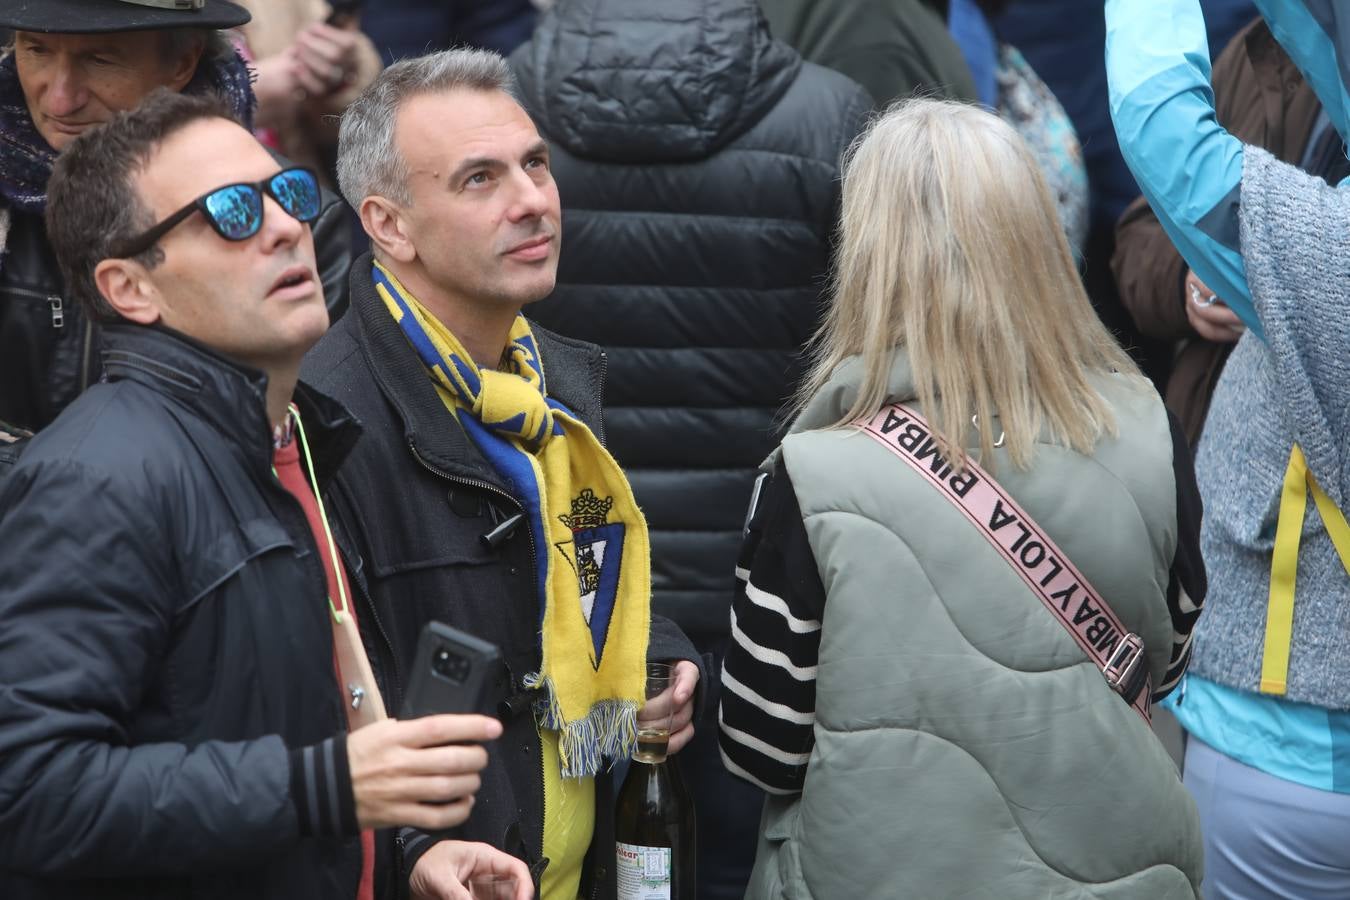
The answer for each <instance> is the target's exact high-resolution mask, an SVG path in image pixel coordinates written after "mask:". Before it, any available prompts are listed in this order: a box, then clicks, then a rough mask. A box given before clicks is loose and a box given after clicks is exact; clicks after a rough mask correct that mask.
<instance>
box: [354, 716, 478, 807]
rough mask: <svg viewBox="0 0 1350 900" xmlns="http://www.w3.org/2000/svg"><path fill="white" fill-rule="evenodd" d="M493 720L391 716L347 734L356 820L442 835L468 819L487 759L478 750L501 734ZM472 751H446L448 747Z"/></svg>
mask: <svg viewBox="0 0 1350 900" xmlns="http://www.w3.org/2000/svg"><path fill="white" fill-rule="evenodd" d="M501 733H502V723H500V722H498V721H497V720H496V719H489V718H488V717H486V716H450V715H443V716H427V717H425V718H422V719H409V720H408V721H406V722H400V721H398V720H396V719H385V720H384V721H382V722H376V723H375V724H373V725H367V726H365V727H364V728H358V729H356V730H355V731H353V732H352V733H351V734H349V735H348V736H347V759H348V761H349V762H350V764H351V773H352V794H353V795H354V796H355V798H356V820H357V821H358V822H359V823H360V825H361V827H362V828H363V829H364V828H390V827H393V826H396V825H408V826H411V827H413V828H420V829H422V830H423V831H439V830H441V829H444V828H453V827H455V826H456V825H462V824H463V823H464V821H465V820H466V819H468V818H469V810H470V809H471V808H472V807H473V795H474V794H475V793H476V792H477V791H478V787H479V784H480V781H479V778H478V773H479V772H481V771H482V770H483V768H484V767H485V766H486V765H487V762H488V754H487V750H485V749H483V748H482V747H480V746H477V745H478V744H480V743H481V742H483V741H490V740H493V739H495V738H498V737H500V736H501ZM454 744H460V745H468V746H447V745H454Z"/></svg>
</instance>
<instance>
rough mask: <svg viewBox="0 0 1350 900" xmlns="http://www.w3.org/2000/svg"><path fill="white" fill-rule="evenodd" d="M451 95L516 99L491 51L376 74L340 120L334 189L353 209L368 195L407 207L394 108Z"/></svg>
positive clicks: (434, 57)
mask: <svg viewBox="0 0 1350 900" xmlns="http://www.w3.org/2000/svg"><path fill="white" fill-rule="evenodd" d="M452 90H471V91H501V92H503V93H505V94H509V95H511V96H513V97H514V96H515V82H514V80H513V79H512V77H511V69H510V68H509V67H508V66H507V64H506V60H504V59H502V57H501V56H499V55H498V54H496V53H493V52H491V51H490V50H465V49H460V50H443V51H441V52H439V53H432V54H429V55H427V56H421V57H418V58H417V59H406V60H403V61H402V62H398V63H395V64H394V65H392V66H390V67H389V68H387V69H385V70H384V71H383V72H381V73H380V76H379V77H378V78H376V79H375V80H374V81H373V82H371V84H370V86H369V87H367V88H366V89H365V90H364V91H362V92H361V96H360V97H357V98H356V101H355V102H354V103H352V105H351V106H350V107H348V108H347V111H346V112H345V113H343V115H342V128H341V130H340V131H339V133H338V160H337V172H338V185H339V187H340V188H341V190H342V196H343V197H346V198H347V202H348V203H350V204H351V205H352V208H353V209H360V208H361V201H363V200H365V199H366V198H367V197H370V196H373V195H377V194H378V195H379V196H382V197H388V198H389V199H390V200H392V201H394V202H395V203H398V204H401V205H404V206H408V205H411V204H412V195H411V194H410V193H409V192H408V175H409V172H408V162H407V160H405V159H404V158H403V155H402V154H401V153H399V152H398V145H397V143H396V142H395V140H394V123H395V122H396V121H397V119H398V111H399V108H400V107H401V106H402V105H403V104H404V103H405V102H406V101H408V100H410V99H412V98H413V97H417V96H420V95H422V94H433V93H442V92H445V91H452Z"/></svg>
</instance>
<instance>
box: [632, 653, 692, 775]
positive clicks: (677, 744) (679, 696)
mask: <svg viewBox="0 0 1350 900" xmlns="http://www.w3.org/2000/svg"><path fill="white" fill-rule="evenodd" d="M673 674H674V682H673V683H672V684H671V686H670V687H669V688H667V689H666V691H665V692H664V693H662V694H660V695H658V696H656V697H653V698H652V699H650V700H648V701H647V704H646V705H645V706H643V707H642V710H641V711H640V712H639V713H638V725H639V727H640V726H641V725H642V723H643V722H648V721H662V720H664V719H665V718H666V717H667V716H669V717H670V746H669V748H668V749H667V750H666V752H667V753H679V752H680V751H681V750H683V749H684V746H685V744H688V743H689V742H690V741H691V740H693V739H694V694H695V693H696V692H697V689H698V666H696V665H694V664H693V663H691V662H690V661H689V660H687V659H682V660H680V661H679V662H677V663H676V664H675V669H674V673H673Z"/></svg>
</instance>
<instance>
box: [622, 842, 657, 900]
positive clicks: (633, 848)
mask: <svg viewBox="0 0 1350 900" xmlns="http://www.w3.org/2000/svg"><path fill="white" fill-rule="evenodd" d="M615 851H616V852H615V855H616V857H617V859H616V864H615V873H616V875H617V876H618V882H619V900H670V875H671V852H670V848H669V847H639V846H637V845H636V844H623V843H620V844H616V845H615Z"/></svg>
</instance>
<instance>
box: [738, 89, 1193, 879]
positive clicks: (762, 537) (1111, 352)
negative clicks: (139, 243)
mask: <svg viewBox="0 0 1350 900" xmlns="http://www.w3.org/2000/svg"><path fill="white" fill-rule="evenodd" d="M836 269H837V271H836V276H835V284H834V298H833V305H832V308H831V309H830V311H829V315H828V318H827V321H826V323H825V325H824V327H823V329H822V331H821V333H820V334H819V335H818V337H817V342H816V347H815V358H814V365H813V369H812V370H811V373H810V375H809V377H808V379H807V381H806V384H805V386H804V387H803V389H802V391H801V399H800V402H799V404H798V409H797V418H796V421H795V423H794V424H793V426H792V429H791V433H790V434H789V436H788V437H787V438H786V439H785V440H784V442H783V445H782V447H781V448H780V449H779V450H778V451H777V452H776V453H775V454H774V455H773V456H772V457H771V458H770V460H769V461H768V463H766V469H767V470H768V472H769V473H770V474H769V475H768V476H767V480H766V481H764V482H763V483H762V486H761V490H760V491H759V492H758V495H759V499H758V502H757V504H756V505H755V508H754V510H753V512H752V515H751V518H750V526H749V533H748V535H747V539H746V545H745V548H744V551H743V555H742V563H741V566H742V567H741V569H740V571H739V572H738V575H739V576H740V577H741V578H742V579H743V581H744V584H743V590H742V591H741V592H740V594H739V596H738V597H737V599H736V602H735V603H734V605H733V611H732V634H733V646H732V648H731V649H730V650H729V652H728V653H727V657H726V665H725V671H724V685H725V690H724V692H723V699H722V706H721V741H722V751H723V759H724V761H725V762H726V765H727V767H728V768H729V769H730V770H731V771H732V772H733V773H735V774H737V775H740V776H741V777H743V778H746V779H748V780H750V781H752V782H754V783H755V784H758V785H759V786H760V787H762V788H764V789H765V790H766V791H768V792H769V793H770V794H771V795H772V796H771V797H770V799H769V801H768V805H767V807H766V810H765V815H764V818H763V821H762V823H761V832H760V843H759V852H758V858H757V860H756V864H755V872H754V876H753V879H752V881H751V886H750V891H749V893H748V894H747V897H749V898H752V900H756V898H779V897H793V898H817V900H837V898H843V897H906V898H909V897H915V898H918V897H922V898H928V897H994V896H997V897H999V898H1027V900H1032V898H1035V900H1042V898H1045V897H1051V896H1054V897H1075V898H1078V897H1082V898H1087V897H1100V898H1108V897H1112V898H1114V897H1120V898H1127V897H1128V898H1135V897H1149V898H1154V900H1156V898H1188V900H1189V898H1194V897H1197V896H1198V895H1199V894H1198V889H1199V884H1200V877H1201V842H1200V833H1199V825H1198V820H1197V816H1196V811H1195V805H1194V803H1193V802H1192V801H1191V799H1190V797H1189V796H1188V795H1187V794H1186V792H1185V790H1184V789H1183V788H1182V786H1181V782H1180V781H1179V779H1178V778H1177V773H1176V769H1175V767H1174V765H1173V764H1172V762H1171V760H1170V758H1169V757H1168V756H1167V754H1166V752H1165V751H1164V750H1163V748H1162V746H1161V745H1160V744H1159V743H1158V742H1157V740H1156V739H1155V738H1154V736H1153V734H1152V732H1151V731H1150V729H1149V727H1148V725H1147V724H1146V721H1145V717H1144V715H1143V714H1142V713H1143V712H1144V711H1145V710H1146V709H1147V706H1148V701H1149V700H1150V699H1156V698H1157V697H1159V696H1161V695H1163V694H1165V693H1166V692H1167V691H1168V690H1170V689H1171V687H1172V686H1174V685H1175V683H1176V680H1177V678H1178V677H1179V676H1180V674H1181V671H1182V670H1183V669H1184V668H1185V664H1186V660H1187V657H1188V652H1189V632H1190V628H1191V626H1192V625H1193V624H1194V619H1195V617H1196V615H1197V614H1198V609H1197V608H1196V606H1195V604H1197V603H1198V600H1199V599H1200V598H1203V596H1204V590H1205V582H1204V571H1203V566H1202V564H1201V561H1200V557H1199V551H1198V532H1199V501H1198V497H1197V495H1196V490H1195V484H1194V474H1193V472H1192V470H1191V462H1190V455H1189V452H1188V451H1187V449H1186V446H1185V443H1184V441H1183V440H1182V439H1181V438H1180V437H1179V432H1178V430H1177V428H1176V426H1175V423H1171V422H1170V421H1169V418H1168V416H1167V413H1166V412H1165V411H1164V409H1163V406H1162V403H1161V402H1160V400H1159V399H1158V397H1157V395H1156V394H1155V393H1154V391H1153V390H1152V388H1151V387H1150V386H1149V385H1148V384H1147V382H1145V381H1144V379H1143V378H1142V377H1141V376H1140V374H1139V373H1138V371H1137V370H1136V369H1135V367H1134V365H1133V364H1132V363H1131V362H1130V360H1129V358H1128V357H1127V356H1126V355H1125V354H1124V353H1123V352H1122V351H1121V350H1120V348H1119V347H1118V346H1117V345H1116V343H1115V341H1114V340H1112V338H1111V336H1110V335H1109V334H1108V333H1107V332H1106V330H1105V329H1104V328H1103V327H1102V325H1101V324H1100V323H1099V322H1098V320H1097V318H1096V316H1095V315H1094V314H1093V311H1092V309H1091V307H1090V306H1089V304H1088V300H1087V297H1086V296H1085V295H1084V293H1083V290H1082V288H1081V287H1080V285H1079V281H1078V276H1077V273H1076V271H1075V269H1074V265H1073V261H1072V257H1071V255H1070V251H1069V248H1068V245H1067V243H1066V241H1065V238H1064V235H1063V231H1062V230H1061V228H1060V225H1059V222H1058V220H1057V218H1056V213H1055V206H1054V202H1053V200H1052V198H1051V197H1050V195H1049V192H1048V191H1047V189H1046V186H1045V183H1044V181H1043V180H1042V177H1041V175H1040V173H1039V170H1038V167H1037V164H1036V161H1035V159H1034V158H1033V157H1032V156H1031V154H1030V152H1029V151H1028V150H1027V148H1026V146H1025V145H1024V144H1023V143H1022V141H1021V139H1020V138H1019V137H1018V136H1017V135H1016V134H1015V133H1014V132H1013V131H1012V130H1011V128H1009V127H1008V126H1007V125H1005V124H1004V123H1002V122H1001V121H999V119H997V118H996V117H994V116H993V115H991V114H988V113H986V112H983V111H981V110H979V109H976V108H974V107H969V106H962V105H956V104H951V103H945V102H938V101H911V102H909V103H907V104H905V105H902V106H900V107H898V108H894V109H892V110H891V111H890V112H888V113H887V114H886V115H884V116H883V117H881V118H880V119H879V120H878V121H877V122H876V123H875V124H874V125H873V126H872V127H871V128H870V130H869V131H868V132H867V133H865V135H864V136H863V137H862V138H860V139H859V141H858V142H857V143H856V144H855V146H854V148H853V149H852V150H851V152H850V156H849V158H848V159H847V161H846V168H845V174H844V185H843V210H842V225H841V228H840V246H839V257H838V261H837V266H836ZM897 403H898V404H904V406H903V408H902V407H896V406H894V404H897ZM914 414H917V416H916V415H914ZM920 417H922V418H923V419H926V420H927V423H928V424H927V425H921V424H920V422H921V419H920ZM859 422H864V423H867V422H871V423H873V426H874V427H873V428H872V429H871V430H872V431H873V432H875V434H869V433H866V432H865V431H864V430H863V429H862V428H860V427H859V426H858V425H857V424H855V423H859ZM878 423H879V427H877V426H878ZM915 429H917V430H915ZM930 429H931V431H930ZM886 441H890V444H887V443H885V442H886ZM905 449H909V450H912V451H914V453H913V454H912V457H911V459H910V460H909V461H906V459H905V458H902V453H901V451H903V450H905ZM916 458H917V460H918V461H916ZM976 466H978V467H979V468H976ZM925 473H927V474H925ZM929 475H932V476H933V477H932V478H931V479H930V477H928V476H929ZM977 480H980V481H981V483H982V485H983V486H982V487H981V488H980V490H981V491H983V490H985V488H989V489H997V490H999V491H1001V492H1002V493H1003V495H1004V496H1005V498H1006V500H1007V505H1005V506H999V507H995V513H994V519H995V520H994V521H993V522H992V523H983V520H980V521H981V522H982V524H991V531H990V533H993V532H998V533H999V534H1000V535H1006V534H1011V533H1013V532H1011V531H1007V530H1006V529H1009V528H1024V527H1025V528H1026V529H1027V531H1028V534H1029V535H1032V536H1033V537H1029V538H1023V539H1022V541H1021V542H1014V543H1015V544H1016V546H1017V548H1018V550H1019V552H1018V554H1017V555H1018V556H1020V558H1021V559H1022V569H1021V570H1019V569H1017V568H1014V565H1013V564H1012V563H1010V562H1009V561H1008V559H1005V557H1004V556H1003V555H1001V553H1000V551H999V550H998V549H997V548H996V547H995V545H994V544H993V543H991V540H993V539H994V538H991V537H989V536H987V534H986V531H985V530H982V529H981V528H980V527H977V524H976V519H974V518H967V515H966V513H965V512H964V511H963V508H962V506H961V504H963V503H966V502H968V500H969V498H970V497H975V496H983V495H982V494H980V493H979V492H978V491H971V490H969V487H970V486H972V485H974V484H975V482H976V481H977ZM939 482H940V483H942V484H945V485H946V486H947V487H948V488H951V487H952V485H955V486H956V489H955V490H944V489H941V488H940V487H939ZM984 482H988V484H984ZM991 485H992V487H991ZM963 488H964V489H967V490H966V495H962V491H961V489H963ZM1012 504H1015V505H1016V507H1018V510H1017V512H1018V513H1019V517H1018V518H1017V519H1016V520H1015V521H1014V520H1013V519H1012V518H1010V516H1011V513H1009V512H1008V510H1011V509H1013V506H1012ZM1000 517H1001V518H1000ZM992 526H997V527H992ZM1000 529H1005V530H1003V531H1000ZM1037 535H1038V536H1037ZM1047 548H1048V549H1047ZM1031 563H1035V564H1036V566H1031ZM1036 567H1039V568H1036ZM1075 567H1076V568H1075ZM1033 569H1034V573H1033V575H1034V578H1031V577H1026V576H1027V574H1028V572H1031V571H1032V570H1033ZM1069 571H1073V572H1074V574H1075V576H1076V577H1078V578H1079V579H1080V580H1081V581H1082V582H1083V584H1082V585H1081V586H1082V588H1083V590H1082V592H1081V593H1075V592H1074V591H1076V590H1077V589H1076V588H1075V589H1074V590H1073V591H1068V594H1067V596H1065V597H1063V598H1062V602H1061V603H1060V604H1059V605H1060V606H1061V607H1063V608H1064V610H1065V612H1066V614H1067V615H1066V617H1065V619H1064V620H1061V619H1060V618H1058V617H1057V614H1056V613H1055V612H1053V611H1052V609H1051V607H1050V605H1049V602H1048V601H1047V600H1046V596H1048V594H1045V595H1043V594H1044V592H1042V593H1038V590H1041V589H1040V588H1037V587H1036V585H1038V584H1047V585H1052V586H1053V585H1055V584H1057V583H1058V582H1057V581H1056V578H1058V577H1060V575H1061V573H1063V572H1069ZM1042 572H1044V573H1045V577H1044V578H1043V579H1042V578H1041V573H1042ZM1064 577H1068V576H1064ZM1182 589H1184V591H1185V595H1188V596H1189V597H1190V598H1192V599H1191V600H1189V601H1188V600H1186V599H1184V596H1183V593H1182ZM1093 591H1095V594H1096V595H1098V596H1100V598H1102V599H1103V600H1104V601H1105V603H1102V604H1101V605H1103V606H1109V608H1110V611H1111V613H1113V615H1114V617H1115V618H1114V619H1113V621H1115V622H1116V624H1117V625H1118V626H1119V627H1120V628H1121V629H1122V632H1121V634H1122V635H1123V634H1124V633H1125V632H1129V633H1131V634H1132V635H1137V637H1138V639H1139V640H1140V641H1141V642H1142V650H1141V651H1139V652H1138V659H1139V662H1138V664H1137V666H1134V667H1129V666H1126V665H1125V663H1126V662H1127V661H1128V660H1130V659H1133V658H1134V653H1133V652H1132V651H1131V652H1125V651H1124V648H1126V647H1131V648H1132V647H1133V646H1134V645H1133V644H1131V643H1130V641H1129V640H1121V641H1117V640H1116V638H1114V637H1112V635H1114V634H1115V632H1114V631H1112V632H1101V631H1098V632H1097V634H1098V636H1101V635H1103V634H1105V635H1106V636H1105V637H1103V638H1102V640H1101V641H1100V642H1099V644H1102V645H1106V646H1107V650H1106V651H1104V652H1105V654H1106V656H1108V657H1110V664H1108V665H1107V666H1106V668H1107V669H1108V672H1109V673H1110V674H1111V676H1112V679H1113V681H1115V682H1118V686H1117V687H1113V685H1112V684H1111V683H1108V678H1107V677H1106V676H1105V675H1104V673H1103V670H1102V668H1100V667H1099V663H1098V662H1095V661H1093V659H1092V658H1091V657H1090V656H1089V653H1088V652H1087V651H1085V650H1084V649H1080V644H1079V643H1078V639H1077V638H1076V637H1075V635H1074V633H1072V632H1071V630H1070V626H1071V624H1072V623H1074V622H1075V621H1076V622H1077V623H1078V625H1079V627H1080V632H1081V630H1082V628H1083V627H1086V628H1094V627H1096V626H1095V624H1093V623H1096V621H1097V618H1099V617H1101V616H1105V615H1107V614H1106V613H1102V612H1101V611H1100V610H1099V609H1098V607H1097V606H1096V605H1094V603H1098V602H1100V601H1088V600H1086V599H1085V598H1087V597H1089V596H1090V594H1089V592H1093ZM1103 621H1105V619H1103ZM1117 663H1119V666H1118V667H1116V668H1113V666H1115V665H1116V664H1117ZM1127 668H1128V669H1129V670H1130V674H1129V677H1124V674H1123V673H1124V670H1125V669H1127ZM1145 675H1147V676H1148V677H1147V682H1148V683H1147V685H1145V683H1144V681H1145V679H1144V676H1145Z"/></svg>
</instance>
